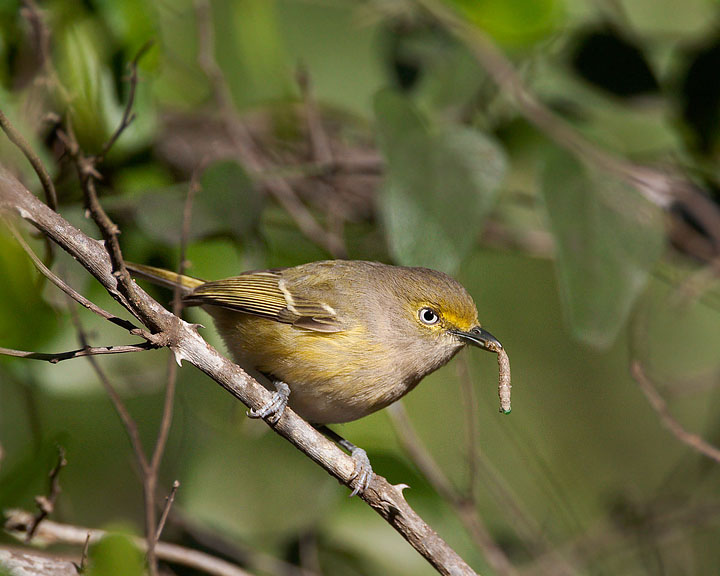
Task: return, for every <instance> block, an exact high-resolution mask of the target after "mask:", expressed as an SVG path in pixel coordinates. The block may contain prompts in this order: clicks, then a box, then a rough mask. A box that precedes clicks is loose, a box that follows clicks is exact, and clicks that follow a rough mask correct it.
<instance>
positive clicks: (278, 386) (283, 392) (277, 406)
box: [247, 381, 290, 424]
mask: <svg viewBox="0 0 720 576" xmlns="http://www.w3.org/2000/svg"><path fill="white" fill-rule="evenodd" d="M274 384H275V393H274V394H273V397H272V399H271V400H270V401H269V402H268V403H267V404H265V405H263V406H262V407H260V408H258V409H257V410H255V408H251V409H250V410H249V411H248V413H247V415H248V417H249V418H263V419H265V420H267V421H268V422H269V423H270V424H276V423H277V421H278V420H280V418H281V417H282V415H283V412H285V407H286V406H287V403H288V398H289V397H290V387H289V386H288V385H287V384H285V382H280V381H276V382H275V383H274Z"/></svg>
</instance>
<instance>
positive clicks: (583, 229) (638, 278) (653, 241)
mask: <svg viewBox="0 0 720 576" xmlns="http://www.w3.org/2000/svg"><path fill="white" fill-rule="evenodd" d="M542 194H543V197H544V201H545V206H546V209H547V216H548V219H549V223H550V229H551V231H552V233H553V236H554V239H555V243H556V269H557V275H558V280H559V283H560V291H561V293H562V297H563V304H564V309H565V312H566V316H567V319H568V321H569V324H570V327H571V329H572V332H573V334H574V335H575V336H576V337H577V338H578V339H580V340H581V341H583V342H585V343H587V344H590V345H592V346H594V347H597V348H600V349H604V348H607V347H608V346H610V345H611V344H612V343H613V341H614V340H615V338H616V336H617V334H618V332H619V330H620V328H621V327H622V325H623V323H624V322H625V320H626V318H627V316H628V314H629V312H630V310H631V308H632V305H633V303H634V302H635V299H636V298H637V297H638V295H639V294H640V292H641V291H642V290H643V288H644V287H645V284H646V282H647V280H648V274H649V271H650V269H651V268H652V267H653V266H654V265H655V263H656V262H657V260H658V258H659V257H660V254H661V252H662V249H663V228H662V214H661V212H660V210H659V209H658V208H656V207H655V206H653V205H651V204H650V203H649V202H647V201H645V200H644V199H642V198H641V197H639V195H638V193H637V191H635V189H634V188H632V187H631V186H630V185H629V184H627V183H626V182H624V181H621V180H619V179H617V178H615V177H613V176H612V175H609V174H607V173H600V172H594V171H591V170H590V169H588V168H586V167H585V166H583V165H582V164H580V163H579V162H578V161H577V160H576V159H575V158H574V157H572V156H570V155H569V154H567V153H565V152H563V151H560V150H558V149H553V150H552V152H551V153H550V154H549V156H548V158H547V161H546V164H545V167H544V174H543V181H542Z"/></svg>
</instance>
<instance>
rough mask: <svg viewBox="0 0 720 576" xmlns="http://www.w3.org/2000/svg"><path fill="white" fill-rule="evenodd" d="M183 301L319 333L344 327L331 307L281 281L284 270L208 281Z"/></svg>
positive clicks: (337, 330)
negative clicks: (292, 292)
mask: <svg viewBox="0 0 720 576" xmlns="http://www.w3.org/2000/svg"><path fill="white" fill-rule="evenodd" d="M184 301H185V303H186V304H189V305H199V306H220V307H222V308H228V309H230V310H236V311H238V312H244V313H246V314H254V315H256V316H262V317H264V318H270V319H272V320H276V321H278V322H283V323H286V324H293V325H295V326H297V327H299V328H305V329H307V330H313V331H316V332H339V331H341V330H342V329H343V327H342V325H341V323H340V322H339V321H338V319H337V316H336V313H335V310H333V309H332V308H331V307H330V306H328V305H327V304H325V303H323V302H319V301H313V300H310V299H308V298H303V297H300V296H297V295H295V294H291V293H290V292H289V291H288V290H287V288H286V287H285V286H284V283H283V282H282V271H263V272H249V273H247V274H241V275H240V276H233V277H231V278H225V279H223V280H216V281H213V282H206V283H204V284H202V285H200V286H198V287H197V288H195V289H194V290H193V291H192V292H191V293H190V294H188V295H187V296H186V297H185V298H184Z"/></svg>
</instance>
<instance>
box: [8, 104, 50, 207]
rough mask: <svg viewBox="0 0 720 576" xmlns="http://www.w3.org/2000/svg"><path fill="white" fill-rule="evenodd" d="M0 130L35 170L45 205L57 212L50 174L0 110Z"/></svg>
mask: <svg viewBox="0 0 720 576" xmlns="http://www.w3.org/2000/svg"><path fill="white" fill-rule="evenodd" d="M0 128H2V129H3V132H5V135H6V136H7V137H8V138H9V139H10V141H11V142H12V143H13V144H15V146H17V147H18V148H19V149H20V151H21V152H22V153H23V154H24V155H25V158H27V161H28V162H30V165H31V166H32V167H33V170H35V174H37V177H38V179H39V180H40V184H42V187H43V191H44V192H45V201H46V202H47V205H48V206H50V208H52V209H53V210H57V192H55V184H53V181H52V178H51V177H50V174H49V173H48V171H47V170H46V169H45V166H44V165H43V163H42V160H40V157H39V156H38V155H37V154H36V153H35V151H34V150H33V149H32V147H31V146H30V144H29V143H28V141H27V140H25V138H24V137H23V135H22V134H20V133H19V132H18V131H17V130H16V129H15V127H14V126H13V125H12V123H11V122H10V120H8V118H7V116H5V114H3V112H2V111H1V110H0Z"/></svg>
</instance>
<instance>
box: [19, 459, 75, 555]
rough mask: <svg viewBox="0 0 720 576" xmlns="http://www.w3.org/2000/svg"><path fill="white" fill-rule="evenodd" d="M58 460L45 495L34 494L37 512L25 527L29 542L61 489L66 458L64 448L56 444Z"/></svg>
mask: <svg viewBox="0 0 720 576" xmlns="http://www.w3.org/2000/svg"><path fill="white" fill-rule="evenodd" d="M57 449H58V460H57V463H56V464H55V466H53V468H52V470H50V474H49V479H50V480H49V482H50V486H49V488H48V494H47V496H36V497H35V503H36V504H37V507H38V512H37V514H35V516H33V518H32V521H31V522H30V524H29V526H28V529H27V537H26V540H27V541H28V542H29V541H30V540H32V538H33V536H34V535H35V533H36V532H37V529H38V527H39V526H40V523H41V522H42V521H43V520H45V518H47V517H48V516H50V514H52V513H53V510H55V503H56V502H57V499H58V496H60V492H62V489H61V488H60V470H62V469H63V468H65V466H67V460H66V459H65V449H64V448H63V447H62V446H58V447H57Z"/></svg>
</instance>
